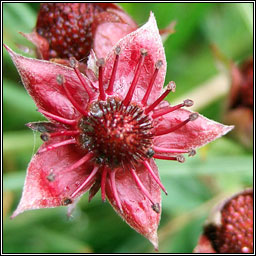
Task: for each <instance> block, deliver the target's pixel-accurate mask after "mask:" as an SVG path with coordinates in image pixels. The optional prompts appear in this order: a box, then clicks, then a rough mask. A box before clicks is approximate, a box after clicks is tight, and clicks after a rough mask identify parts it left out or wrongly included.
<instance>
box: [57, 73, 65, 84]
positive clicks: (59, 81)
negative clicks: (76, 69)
mask: <svg viewBox="0 0 256 256" xmlns="http://www.w3.org/2000/svg"><path fill="white" fill-rule="evenodd" d="M56 81H57V83H58V84H59V85H63V83H64V77H63V75H61V74H58V75H57V76H56Z"/></svg>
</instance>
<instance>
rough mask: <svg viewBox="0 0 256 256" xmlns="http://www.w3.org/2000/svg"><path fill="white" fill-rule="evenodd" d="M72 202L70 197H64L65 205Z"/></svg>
mask: <svg viewBox="0 0 256 256" xmlns="http://www.w3.org/2000/svg"><path fill="white" fill-rule="evenodd" d="M72 202H73V201H72V200H71V199H70V198H64V199H63V205H65V206H66V205H69V204H72Z"/></svg>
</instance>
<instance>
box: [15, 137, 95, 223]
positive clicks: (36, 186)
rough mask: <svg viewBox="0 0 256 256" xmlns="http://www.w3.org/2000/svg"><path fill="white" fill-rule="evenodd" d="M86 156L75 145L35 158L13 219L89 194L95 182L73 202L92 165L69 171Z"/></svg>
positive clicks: (54, 140)
mask: <svg viewBox="0 0 256 256" xmlns="http://www.w3.org/2000/svg"><path fill="white" fill-rule="evenodd" d="M62 139H63V138H62ZM59 141H61V138H59V137H58V138H52V139H51V140H50V142H47V143H44V144H43V145H42V146H41V148H40V150H41V149H43V148H45V147H46V146H49V145H51V144H54V143H57V142H59ZM84 155H85V154H84V153H82V152H81V151H80V150H79V149H78V148H77V147H76V146H75V145H66V146H62V147H59V148H57V149H54V150H51V151H48V152H44V153H41V154H36V155H34V157H33V158H32V160H31V162H30V164H29V166H28V170H27V176H26V180H25V185H24V188H23V193H22V198H21V200H20V203H19V205H18V207H17V209H16V210H15V212H14V213H13V215H12V218H14V217H16V216H17V215H18V214H20V213H22V212H24V211H26V210H32V209H39V208H49V207H56V206H61V205H68V204H71V203H73V202H74V200H75V199H76V198H78V197H79V196H81V195H82V194H83V193H85V192H86V191H87V190H88V189H89V188H90V186H91V185H92V182H91V183H90V184H89V185H88V186H87V187H86V188H84V189H83V190H82V191H80V192H79V193H78V194H77V195H76V196H75V197H74V198H73V199H72V200H70V196H71V195H72V193H73V192H74V191H75V190H76V189H77V188H78V186H79V185H80V184H81V183H82V182H84V181H85V179H86V178H87V177H88V175H89V173H90V172H91V170H92V165H91V164H86V163H85V164H83V165H81V166H80V167H78V168H77V169H75V170H72V171H65V170H67V169H68V168H69V167H70V166H71V165H72V164H74V163H75V162H77V161H78V160H79V159H81V158H82V157H83V156H84Z"/></svg>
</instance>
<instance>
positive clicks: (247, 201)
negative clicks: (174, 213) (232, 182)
mask: <svg viewBox="0 0 256 256" xmlns="http://www.w3.org/2000/svg"><path fill="white" fill-rule="evenodd" d="M194 252H195V253H222V254H223V253H253V190H252V189H246V190H244V191H242V192H240V193H237V194H236V195H234V196H232V197H231V198H229V199H228V200H226V201H225V202H222V203H221V205H220V206H218V207H217V208H216V209H215V211H214V213H213V214H212V216H211V218H210V219H209V220H208V222H207V224H206V226H205V227H204V233H203V235H202V236H201V237H200V239H199V242H198V245H197V247H196V248H195V250H194Z"/></svg>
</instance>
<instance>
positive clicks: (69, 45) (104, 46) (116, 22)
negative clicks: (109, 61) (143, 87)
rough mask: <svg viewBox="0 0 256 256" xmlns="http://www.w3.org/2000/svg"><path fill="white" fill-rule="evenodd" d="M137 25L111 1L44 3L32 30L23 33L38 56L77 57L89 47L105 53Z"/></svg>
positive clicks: (82, 55) (86, 54) (46, 58)
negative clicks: (28, 32)
mask: <svg viewBox="0 0 256 256" xmlns="http://www.w3.org/2000/svg"><path fill="white" fill-rule="evenodd" d="M136 28H137V25H136V23H135V22H134V21H133V20H132V19H131V18H130V17H129V15H128V14H126V13H125V12H124V11H123V10H122V8H121V7H119V6H118V5H116V4H113V3H43V4H41V6H40V10H39V13H38V17H37V23H36V27H35V29H34V31H33V32H32V33H30V34H23V33H22V34H23V35H24V36H25V37H26V38H27V39H29V40H30V41H31V42H32V43H34V44H35V45H36V46H37V53H38V56H39V57H40V58H41V59H45V60H49V59H52V58H59V59H68V58H69V57H75V58H76V59H78V60H80V59H86V58H87V57H88V55H89V53H90V50H91V49H92V48H93V49H94V51H95V52H96V55H97V56H98V57H105V56H106V54H107V53H108V51H109V49H110V48H112V47H113V45H114V44H115V43H116V42H117V41H118V40H119V39H121V38H122V37H124V36H125V35H127V34H128V33H130V32H132V31H134V30H135V29H136ZM113 31H114V33H113Z"/></svg>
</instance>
